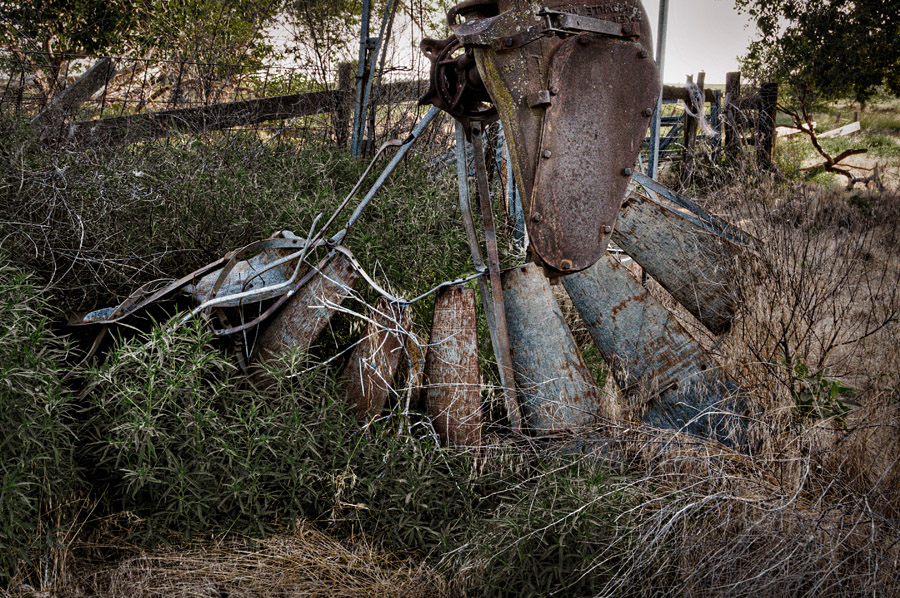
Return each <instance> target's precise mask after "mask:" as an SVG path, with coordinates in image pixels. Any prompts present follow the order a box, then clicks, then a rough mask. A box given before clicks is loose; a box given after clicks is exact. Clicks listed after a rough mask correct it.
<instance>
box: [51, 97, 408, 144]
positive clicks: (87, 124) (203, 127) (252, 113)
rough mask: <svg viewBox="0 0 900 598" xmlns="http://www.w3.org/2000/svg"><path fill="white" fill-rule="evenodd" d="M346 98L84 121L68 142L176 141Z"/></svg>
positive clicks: (319, 108)
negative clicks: (176, 136) (171, 139)
mask: <svg viewBox="0 0 900 598" xmlns="http://www.w3.org/2000/svg"><path fill="white" fill-rule="evenodd" d="M419 89H420V82H419V81H402V82H398V83H391V84H388V85H385V86H383V88H382V89H381V90H379V95H383V96H386V97H389V98H392V99H393V100H394V101H411V100H414V99H416V97H417V94H418V92H419ZM345 93H346V91H345V90H327V91H313V92H309V93H299V94H291V95H285V96H275V97H271V98H262V99H254V100H241V101H238V102H228V103H223V104H213V105H210V106H200V107H197V108H180V109H174V110H164V111H161V112H150V113H146V114H135V115H130V116H117V117H113V118H103V119H99V120H91V121H83V122H77V123H73V124H72V125H70V126H69V127H68V129H67V130H66V132H65V137H66V139H67V140H69V141H73V142H75V143H79V144H105V145H116V144H122V143H134V142H136V141H141V140H146V139H155V138H160V137H169V136H172V135H180V134H197V133H204V132H207V131H217V130H222V129H229V128H232V127H241V126H248V125H254V124H258V123H262V122H266V121H270V120H282V119H287V118H295V117H298V116H308V115H312V114H319V113H323V112H333V111H334V110H335V109H337V108H338V107H340V106H341V105H342V100H343V99H344V98H343V96H344V94H345Z"/></svg>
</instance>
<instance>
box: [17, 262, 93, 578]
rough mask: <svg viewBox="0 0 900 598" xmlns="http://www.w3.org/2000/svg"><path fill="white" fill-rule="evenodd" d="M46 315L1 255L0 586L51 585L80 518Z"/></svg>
mask: <svg viewBox="0 0 900 598" xmlns="http://www.w3.org/2000/svg"><path fill="white" fill-rule="evenodd" d="M48 313H50V310H49V309H48V306H47V305H46V304H45V302H44V299H43V298H42V297H41V290H40V289H39V288H38V287H37V286H36V285H35V284H34V281H33V279H32V277H30V276H28V275H27V274H25V273H23V272H22V271H21V270H19V269H16V268H14V267H12V266H11V265H10V264H9V263H8V261H7V259H6V257H5V256H3V255H2V254H0V583H4V582H7V581H9V580H10V579H11V578H12V577H18V578H19V579H20V580H24V579H28V580H29V581H33V580H32V579H31V578H34V579H36V580H38V581H39V580H41V579H42V578H44V577H52V576H53V575H54V574H55V573H56V572H57V570H56V569H57V568H62V567H63V566H64V563H63V562H62V561H61V559H60V558H59V557H60V549H61V548H64V544H65V542H66V537H67V533H68V532H69V531H70V527H71V525H72V524H73V522H74V519H75V516H76V514H77V501H76V498H77V496H76V492H77V491H78V490H80V488H81V484H80V476H79V472H78V469H77V467H76V461H75V447H76V437H75V432H74V425H73V424H74V414H75V408H76V405H75V400H74V397H73V396H72V394H71V393H70V392H69V391H68V390H67V389H66V388H65V386H64V385H63V382H62V374H63V370H62V365H61V364H62V360H63V358H64V357H65V354H66V352H67V345H66V343H65V341H64V340H63V339H61V338H60V337H58V336H57V335H56V334H55V333H54V332H53V331H52V329H51V326H50V319H49V316H48Z"/></svg>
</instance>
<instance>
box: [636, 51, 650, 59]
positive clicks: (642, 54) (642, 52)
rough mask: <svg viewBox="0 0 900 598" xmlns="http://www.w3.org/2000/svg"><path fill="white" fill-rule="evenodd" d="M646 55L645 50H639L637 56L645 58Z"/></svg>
mask: <svg viewBox="0 0 900 598" xmlns="http://www.w3.org/2000/svg"><path fill="white" fill-rule="evenodd" d="M648 56H649V54H647V50H641V51H640V52H638V58H640V59H641V60H646V59H647V57H648Z"/></svg>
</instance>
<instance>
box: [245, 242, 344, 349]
mask: <svg viewBox="0 0 900 598" xmlns="http://www.w3.org/2000/svg"><path fill="white" fill-rule="evenodd" d="M358 279H359V275H358V274H357V273H356V271H355V270H354V269H353V267H352V266H351V264H350V262H349V261H348V260H347V259H346V258H345V257H344V256H343V255H341V254H338V255H337V256H336V257H335V258H334V259H333V260H331V261H330V262H328V264H327V265H326V266H324V267H323V268H322V270H321V271H320V273H319V274H318V275H316V276H314V277H313V278H312V280H310V281H309V282H308V283H307V284H306V285H304V286H303V287H301V288H300V289H299V290H298V291H297V292H296V293H295V294H294V295H293V296H292V297H291V298H290V299H289V300H288V301H287V302H286V303H285V305H284V307H283V308H282V309H281V311H280V312H278V314H276V315H275V316H273V317H272V318H271V319H270V320H269V323H268V325H267V327H266V329H265V330H264V331H263V332H262V333H261V334H260V336H259V341H258V342H257V345H256V351H255V353H256V354H258V355H259V358H260V359H261V360H265V359H267V358H268V357H270V356H272V355H279V354H282V353H284V352H286V351H290V350H293V349H298V348H299V349H301V350H303V351H305V350H307V349H309V347H310V345H312V343H313V342H315V340H316V338H318V336H319V334H320V333H321V332H322V330H323V329H324V328H325V326H326V325H327V324H328V322H329V320H331V317H332V316H333V315H334V312H335V309H334V307H332V306H330V305H328V304H333V305H340V304H341V303H342V302H343V300H344V299H345V298H346V297H347V295H348V294H349V292H350V290H351V289H352V288H353V286H354V285H355V284H356V281H357V280H358Z"/></svg>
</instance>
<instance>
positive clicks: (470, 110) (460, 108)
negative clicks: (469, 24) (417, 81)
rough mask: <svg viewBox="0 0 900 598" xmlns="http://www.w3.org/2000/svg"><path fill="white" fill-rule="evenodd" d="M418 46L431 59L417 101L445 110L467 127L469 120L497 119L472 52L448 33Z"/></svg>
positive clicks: (426, 40) (485, 120)
mask: <svg viewBox="0 0 900 598" xmlns="http://www.w3.org/2000/svg"><path fill="white" fill-rule="evenodd" d="M419 48H420V49H421V50H422V52H423V53H424V54H425V56H426V57H427V58H428V59H429V60H430V61H431V77H430V78H429V86H428V91H426V92H425V94H424V95H423V96H422V97H421V98H419V104H432V105H434V106H437V107H438V108H440V109H441V110H444V111H445V112H448V113H449V114H450V115H451V116H453V118H455V119H456V120H458V121H459V122H461V123H463V125H464V126H465V127H466V129H467V130H468V129H469V127H471V125H472V123H473V122H481V123H482V124H484V123H486V122H490V121H493V120H496V119H497V109H496V108H494V107H493V106H492V105H491V104H490V100H491V98H490V96H489V95H488V93H487V90H486V89H485V87H484V83H482V81H481V75H480V74H479V73H478V69H477V68H476V66H475V53H474V51H473V50H472V49H471V48H464V47H463V46H462V43H460V41H459V38H457V37H456V36H455V35H452V36H450V37H448V38H447V39H444V40H436V39H428V38H426V39H424V40H422V43H421V44H420V45H419Z"/></svg>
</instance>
